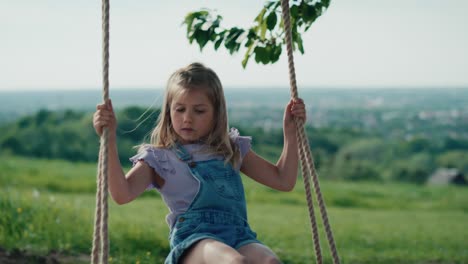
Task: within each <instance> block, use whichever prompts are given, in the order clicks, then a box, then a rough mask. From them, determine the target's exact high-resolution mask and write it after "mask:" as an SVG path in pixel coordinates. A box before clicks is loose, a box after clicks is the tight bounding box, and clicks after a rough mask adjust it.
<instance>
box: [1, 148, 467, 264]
mask: <svg viewBox="0 0 468 264" xmlns="http://www.w3.org/2000/svg"><path fill="white" fill-rule="evenodd" d="M95 166H96V165H95V164H79V163H70V162H65V161H47V160H36V159H25V158H18V157H8V156H3V157H0V210H1V214H0V247H2V248H5V249H6V250H10V251H11V250H14V249H21V250H27V251H28V252H33V253H34V254H37V255H47V254H48V253H49V252H50V251H58V252H61V253H62V254H64V255H67V256H71V257H73V256H77V257H76V258H75V259H74V260H75V262H71V263H78V262H79V261H77V260H78V259H83V258H82V257H81V258H78V256H83V255H89V252H90V248H91V243H92V241H91V237H92V229H93V221H94V220H93V218H94V207H95V197H94V195H95V194H94V192H95V171H96V168H95ZM244 184H245V189H246V195H247V200H248V210H249V218H250V224H251V226H252V228H253V229H254V230H255V231H256V232H257V233H258V236H259V238H260V239H261V240H262V241H263V242H264V243H265V244H267V245H268V246H270V247H271V248H272V249H273V250H274V251H275V252H276V253H277V254H278V255H279V256H280V258H281V259H282V261H283V262H284V263H313V262H314V261H313V260H314V258H315V255H314V251H313V245H312V238H311V231H310V223H309V218H308V211H307V207H306V203H305V199H304V191H303V186H302V183H301V182H298V185H297V187H296V189H295V190H294V191H293V192H290V193H280V192H277V191H272V190H269V189H267V188H264V187H262V186H259V185H258V184H256V183H254V182H252V181H251V180H249V179H247V178H245V179H244ZM321 185H322V186H321V187H322V191H323V195H324V197H325V200H326V203H327V206H328V207H327V208H328V214H329V219H330V222H331V225H332V228H333V231H334V237H335V241H336V244H337V247H338V252H339V254H340V257H341V260H342V263H468V240H467V239H466V237H468V229H467V228H466V223H468V203H467V202H466V201H467V200H468V189H467V188H457V187H427V186H415V185H405V184H379V183H349V182H327V181H323V182H321ZM109 205H110V207H109V215H110V216H109V231H110V241H111V247H110V255H111V258H112V261H111V263H162V262H163V260H164V258H165V255H166V254H167V252H168V250H169V247H168V243H167V235H168V228H167V225H166V223H165V221H164V216H165V215H166V214H167V209H166V207H165V205H164V203H163V201H162V200H161V198H160V197H159V196H158V195H157V194H156V193H155V192H153V191H151V192H147V193H145V195H144V196H143V197H140V198H138V199H137V200H135V201H134V202H132V203H130V204H127V205H124V206H118V205H116V204H114V203H113V202H112V201H111V202H110V204H109ZM316 216H317V217H319V213H318V211H317V210H316ZM319 222H321V221H319ZM319 227H320V230H321V248H322V252H323V254H324V262H325V263H331V259H330V256H329V253H328V252H329V250H328V245H327V242H326V237H325V235H324V233H323V231H322V230H323V228H322V226H321V225H319ZM72 259H73V258H72ZM85 260H86V258H85ZM82 263H87V261H82Z"/></svg>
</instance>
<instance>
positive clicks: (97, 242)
mask: <svg viewBox="0 0 468 264" xmlns="http://www.w3.org/2000/svg"><path fill="white" fill-rule="evenodd" d="M281 7H282V16H283V21H284V26H285V32H286V50H287V55H288V68H289V80H290V89H291V97H292V98H294V99H297V98H298V97H299V96H298V92H297V85H296V73H295V69H294V57H293V49H292V34H291V22H290V15H289V3H288V0H281ZM102 32H103V64H102V66H103V70H102V77H103V100H104V101H107V100H108V99H109V0H102ZM295 123H296V136H297V139H298V143H299V149H298V152H299V157H300V159H301V170H302V176H303V177H302V178H303V182H304V187H305V194H306V201H307V206H308V209H309V218H310V223H311V228H312V239H313V243H314V250H315V257H316V262H317V263H319V264H321V263H322V262H323V258H322V253H321V248H320V242H319V234H318V229H317V222H316V218H315V213H314V205H313V202H312V195H311V189H310V178H312V181H313V186H314V191H315V194H316V198H317V203H318V206H319V209H320V214H321V217H322V222H323V226H324V228H325V233H326V236H327V240H328V244H329V247H330V251H331V255H332V259H333V263H334V264H338V263H340V259H339V256H338V252H337V249H336V245H335V241H334V238H333V233H332V230H331V226H330V223H329V221H328V216H327V211H326V206H325V202H324V200H323V196H322V193H321V191H320V185H319V180H318V176H317V172H316V170H315V165H314V161H313V157H312V154H311V151H310V146H309V140H308V138H307V135H306V131H305V127H304V122H303V121H301V120H300V119H295ZM108 134H109V133H108V129H107V127H104V129H103V133H102V136H101V139H100V149H99V161H98V173H97V191H96V211H95V221H94V232H93V247H92V253H91V263H93V264H97V263H105V264H107V263H108V259H109V238H108V225H107V224H108V202H107V199H108V182H107V181H108V175H107V147H108Z"/></svg>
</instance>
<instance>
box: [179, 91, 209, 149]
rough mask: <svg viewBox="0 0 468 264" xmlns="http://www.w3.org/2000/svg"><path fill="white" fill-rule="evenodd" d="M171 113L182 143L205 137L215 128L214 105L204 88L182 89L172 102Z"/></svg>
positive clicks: (193, 141)
mask: <svg viewBox="0 0 468 264" xmlns="http://www.w3.org/2000/svg"><path fill="white" fill-rule="evenodd" d="M170 115H171V121H172V128H173V129H174V131H175V133H176V134H177V135H178V137H179V141H180V142H181V143H182V144H190V143H195V142H197V141H198V140H200V139H204V138H206V137H207V136H208V135H209V133H210V132H211V131H212V129H213V123H214V122H213V119H214V107H213V105H212V103H211V101H210V99H209V98H208V96H207V95H206V93H205V92H203V89H182V91H181V92H180V93H179V94H178V95H176V96H175V97H174V99H173V100H172V102H171V105H170Z"/></svg>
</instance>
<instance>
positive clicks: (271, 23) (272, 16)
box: [266, 12, 278, 30]
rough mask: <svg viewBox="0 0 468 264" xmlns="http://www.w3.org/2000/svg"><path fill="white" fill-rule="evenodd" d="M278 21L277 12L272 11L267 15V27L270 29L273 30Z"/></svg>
mask: <svg viewBox="0 0 468 264" xmlns="http://www.w3.org/2000/svg"><path fill="white" fill-rule="evenodd" d="M277 21H278V18H277V17H276V13H275V12H271V13H270V14H269V15H268V17H267V21H266V24H267V28H268V29H269V30H273V29H274V28H275V26H276V22H277Z"/></svg>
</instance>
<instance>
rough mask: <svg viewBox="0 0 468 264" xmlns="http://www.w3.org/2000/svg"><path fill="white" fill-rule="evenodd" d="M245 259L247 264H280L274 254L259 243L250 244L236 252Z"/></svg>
mask: <svg viewBox="0 0 468 264" xmlns="http://www.w3.org/2000/svg"><path fill="white" fill-rule="evenodd" d="M237 251H238V252H239V253H240V254H242V255H244V256H245V257H246V258H247V263H249V264H257V263H258V264H280V263H281V261H280V260H279V258H278V257H277V256H276V254H275V253H274V252H273V251H272V250H271V249H270V248H268V247H267V246H265V245H262V244H260V243H250V244H247V245H244V246H242V247H240V248H239V249H238V250H237Z"/></svg>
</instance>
